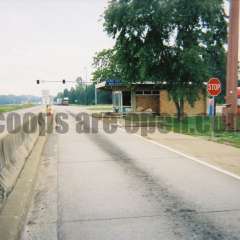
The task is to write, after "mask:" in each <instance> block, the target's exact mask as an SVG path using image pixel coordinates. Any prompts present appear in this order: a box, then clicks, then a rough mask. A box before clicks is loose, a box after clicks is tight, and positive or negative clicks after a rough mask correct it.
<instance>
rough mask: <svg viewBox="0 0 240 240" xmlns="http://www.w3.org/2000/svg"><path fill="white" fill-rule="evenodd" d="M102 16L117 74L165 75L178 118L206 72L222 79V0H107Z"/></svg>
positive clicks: (130, 78)
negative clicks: (112, 39) (113, 53)
mask: <svg viewBox="0 0 240 240" xmlns="http://www.w3.org/2000/svg"><path fill="white" fill-rule="evenodd" d="M104 19H105V23H104V28H105V30H106V31H107V33H108V34H109V35H110V36H111V37H113V38H114V39H115V40H116V43H115V47H114V49H115V62H116V63H117V66H118V69H119V72H120V75H121V76H122V79H123V80H124V81H126V82H127V83H131V82H139V81H142V82H144V81H154V82H156V83H158V84H160V83H163V82H165V81H166V82H167V84H165V85H164V87H165V88H167V89H168V91H169V97H170V98H171V99H172V100H173V101H174V102H175V105H176V109H177V115H178V118H179V119H181V118H182V116H183V114H184V112H183V109H184V102H185V101H188V102H189V103H190V104H191V105H192V106H193V105H194V103H195V102H196V100H197V99H198V97H199V94H200V93H201V91H203V89H204V85H203V83H204V82H206V81H207V80H208V78H209V77H211V76H216V77H220V78H221V79H222V80H224V79H225V61H226V56H225V55H226V54H225V50H224V44H225V43H226V36H227V24H226V19H225V13H224V9H223V0H201V1H199V0H191V1H189V0H145V1H139V0H112V1H110V3H109V6H108V8H107V9H106V11H105V14H104ZM199 89H200V90H199Z"/></svg>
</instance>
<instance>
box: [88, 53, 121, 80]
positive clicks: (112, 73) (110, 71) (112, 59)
mask: <svg viewBox="0 0 240 240" xmlns="http://www.w3.org/2000/svg"><path fill="white" fill-rule="evenodd" d="M93 67H94V69H95V70H94V72H93V73H92V76H93V81H94V82H101V81H105V80H107V79H119V78H120V72H119V70H118V67H117V61H116V55H115V50H114V49H103V50H102V51H100V52H98V53H96V55H95V56H94V58H93Z"/></svg>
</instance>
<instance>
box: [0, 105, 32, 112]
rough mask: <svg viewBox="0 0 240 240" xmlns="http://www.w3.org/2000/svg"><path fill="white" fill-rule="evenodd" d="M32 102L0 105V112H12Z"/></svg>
mask: <svg viewBox="0 0 240 240" xmlns="http://www.w3.org/2000/svg"><path fill="white" fill-rule="evenodd" d="M32 106H33V105H32V104H6V105H0V113H5V112H12V111H16V110H19V109H23V108H29V107H32Z"/></svg>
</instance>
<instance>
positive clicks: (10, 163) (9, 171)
mask: <svg viewBox="0 0 240 240" xmlns="http://www.w3.org/2000/svg"><path fill="white" fill-rule="evenodd" d="M27 111H28V110H26V112H27ZM21 114H23V112H21ZM42 117H43V116H42V115H40V118H42ZM30 119H31V121H35V122H36V123H37V125H36V129H35V130H34V131H33V132H31V133H27V132H26V130H25V129H24V128H25V127H26V125H27V124H29V122H28V121H26V122H22V123H21V126H18V131H17V132H16V133H7V132H5V133H4V134H1V135H0V206H1V205H2V203H3V202H4V200H5V199H6V198H7V197H8V195H9V194H10V192H11V191H12V189H13V188H14V186H15V184H16V181H17V179H18V177H19V175H20V173H21V171H22V169H23V167H24V164H25V162H26V159H27V158H28V156H29V154H30V153H31V150H32V149H33V146H34V144H35V143H36V141H37V139H38V137H39V131H40V130H39V129H40V128H41V126H40V125H41V124H43V123H44V120H43V119H40V121H39V111H37V110H36V109H35V112H34V114H33V116H31V118H30Z"/></svg>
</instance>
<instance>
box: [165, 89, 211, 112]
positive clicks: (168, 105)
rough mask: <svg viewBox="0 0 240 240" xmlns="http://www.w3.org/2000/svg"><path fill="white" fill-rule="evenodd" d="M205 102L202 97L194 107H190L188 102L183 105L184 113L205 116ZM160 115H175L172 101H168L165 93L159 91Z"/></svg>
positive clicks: (204, 98)
mask: <svg viewBox="0 0 240 240" xmlns="http://www.w3.org/2000/svg"><path fill="white" fill-rule="evenodd" d="M206 111H207V101H206V97H204V96H203V95H202V96H201V97H200V99H199V100H197V102H196V103H195V105H194V107H191V106H190V105H189V103H188V102H185V104H184V113H185V114H186V115H200V114H206ZM160 114H169V115H175V114H176V107H175V104H174V102H173V101H170V100H169V97H168V93H167V91H160Z"/></svg>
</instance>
